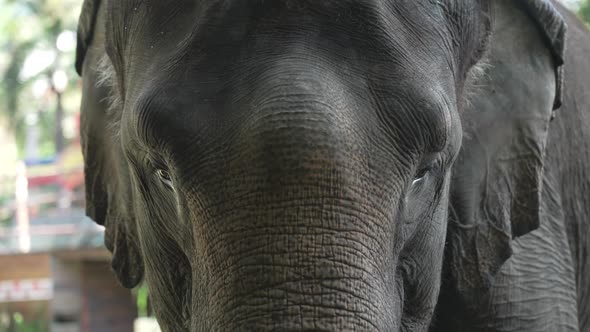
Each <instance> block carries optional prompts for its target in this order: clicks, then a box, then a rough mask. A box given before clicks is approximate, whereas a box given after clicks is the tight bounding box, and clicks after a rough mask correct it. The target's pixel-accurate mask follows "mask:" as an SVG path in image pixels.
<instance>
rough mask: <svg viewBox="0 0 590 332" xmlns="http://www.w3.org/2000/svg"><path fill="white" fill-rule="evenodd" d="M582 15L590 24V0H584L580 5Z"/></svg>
mask: <svg viewBox="0 0 590 332" xmlns="http://www.w3.org/2000/svg"><path fill="white" fill-rule="evenodd" d="M578 13H579V14H580V17H582V19H583V20H584V21H586V23H587V24H588V25H589V26H590V0H584V1H582V5H581V6H580V10H579V12H578Z"/></svg>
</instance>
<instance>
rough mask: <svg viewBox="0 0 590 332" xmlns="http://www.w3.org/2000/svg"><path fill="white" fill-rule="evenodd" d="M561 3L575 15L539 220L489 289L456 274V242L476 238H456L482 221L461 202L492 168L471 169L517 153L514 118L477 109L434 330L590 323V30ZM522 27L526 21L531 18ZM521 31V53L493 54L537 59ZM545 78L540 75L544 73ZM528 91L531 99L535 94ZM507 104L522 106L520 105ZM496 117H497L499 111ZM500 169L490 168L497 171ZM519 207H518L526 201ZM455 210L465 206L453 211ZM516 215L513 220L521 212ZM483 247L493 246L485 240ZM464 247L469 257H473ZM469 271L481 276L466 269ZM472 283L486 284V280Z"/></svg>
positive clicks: (507, 18)
mask: <svg viewBox="0 0 590 332" xmlns="http://www.w3.org/2000/svg"><path fill="white" fill-rule="evenodd" d="M556 6H557V7H558V8H559V10H560V12H561V13H562V14H563V16H564V19H565V20H566V22H567V24H568V34H567V35H568V38H567V44H568V49H567V52H566V54H565V59H564V60H565V66H564V67H565V70H564V78H565V82H564V95H563V106H562V107H561V108H560V109H559V110H558V111H557V114H556V118H555V119H554V120H553V121H552V122H551V123H550V126H549V130H548V137H547V148H546V151H545V156H539V157H541V158H543V166H544V169H543V172H542V188H541V196H540V201H539V212H540V213H539V224H540V226H539V229H537V230H535V231H532V232H530V233H529V234H526V235H524V236H522V237H520V238H517V239H515V240H514V241H512V244H511V250H512V256H511V257H510V259H508V260H507V261H506V263H505V264H503V266H502V267H501V269H500V271H499V272H498V274H497V276H496V277H495V280H494V284H493V286H492V288H491V290H490V292H489V293H488V292H484V291H481V290H479V291H478V290H477V289H469V286H468V285H467V282H466V281H463V282H461V281H457V279H461V277H459V278H457V277H456V276H457V275H460V274H461V273H456V272H454V271H458V270H461V269H460V268H458V266H463V265H462V264H461V260H460V259H457V258H456V257H457V255H456V250H457V249H456V247H458V246H459V244H458V243H461V245H463V246H469V245H474V244H473V243H469V242H468V241H464V240H463V241H457V238H458V237H460V236H463V237H464V238H469V235H467V234H466V233H469V232H471V231H472V229H475V230H476V232H477V229H478V228H481V226H473V225H470V226H468V227H466V226H467V225H469V224H473V223H471V222H470V221H469V220H468V219H467V218H466V216H465V215H464V214H463V213H464V206H462V204H465V202H464V201H463V200H462V198H461V193H462V192H463V191H466V190H468V188H469V187H470V186H474V183H478V185H480V186H481V185H482V184H483V183H484V178H485V177H484V176H482V174H481V173H480V172H478V171H476V172H475V176H472V174H471V172H473V171H472V170H470V168H471V169H473V168H476V169H479V168H487V167H485V165H482V164H481V163H482V160H481V159H478V158H479V155H483V154H486V155H488V156H490V157H491V158H498V157H496V156H500V157H502V156H503V157H504V158H508V157H509V156H510V153H511V149H512V147H510V146H509V144H510V141H509V139H506V138H505V137H506V136H508V134H507V133H506V132H505V130H506V128H507V126H506V125H504V124H500V123H494V124H492V123H491V122H487V120H484V121H483V122H482V121H481V118H478V119H471V120H470V121H473V123H475V124H474V127H475V128H476V129H475V130H473V131H472V134H470V133H467V134H464V136H465V137H466V138H465V139H464V140H463V148H462V151H461V154H460V157H459V158H458V160H457V162H456V163H455V166H454V169H453V173H454V175H453V177H454V180H453V185H452V190H451V192H452V196H453V198H452V199H451V201H452V204H451V208H450V211H451V213H450V223H449V233H448V234H449V238H448V240H447V241H448V243H449V245H448V246H447V248H446V250H447V252H446V256H447V257H446V259H445V274H444V276H443V280H444V281H443V291H442V294H441V297H440V302H439V304H438V310H437V314H436V317H435V318H434V320H433V326H435V327H436V328H433V329H432V330H433V331H457V332H461V331H465V332H470V331H547V332H550V331H590V167H588V162H589V161H590V130H588V128H590V93H589V92H588V86H590V57H589V56H588V54H590V53H589V52H590V33H589V32H588V30H587V28H586V27H585V26H584V24H583V23H582V22H580V21H579V20H578V19H577V18H576V17H575V16H574V15H573V14H572V13H570V12H569V11H567V10H566V9H565V8H564V7H563V6H561V5H558V4H556ZM501 16H502V17H503V18H498V21H499V22H498V25H502V24H505V25H506V26H514V25H515V22H518V21H519V18H518V17H516V16H514V15H510V14H509V13H503V14H502V15H501ZM497 17H498V16H497ZM521 28H522V29H523V30H527V28H525V27H524V26H523V27H521ZM505 31H506V32H508V31H510V29H506V30H505ZM513 40H514V45H513V46H514V49H515V50H516V53H514V52H513V51H511V50H510V48H503V47H502V48H500V47H492V50H491V52H492V54H497V56H496V55H492V58H500V57H502V54H506V58H507V59H508V58H509V59H512V61H519V62H520V61H529V59H526V58H525V59H523V57H522V55H520V56H519V54H522V53H521V48H526V49H529V50H533V49H535V46H534V45H531V43H533V41H532V40H530V39H529V40H524V39H521V38H518V37H513ZM495 67H497V66H495ZM525 70H526V69H525ZM522 74H523V76H522V77H524V79H525V80H530V79H531V76H528V74H526V73H522ZM489 79H491V80H492V81H494V80H503V83H501V85H504V84H505V85H507V86H508V88H507V89H506V91H509V90H512V91H514V94H513V95H511V94H507V95H506V98H519V96H517V94H518V95H521V96H522V98H531V96H530V94H528V93H527V92H526V91H522V90H521V89H519V88H518V87H515V86H513V85H512V82H510V81H511V80H512V79H513V77H511V78H510V79H509V80H505V77H502V75H499V76H497V75H495V72H490V75H489ZM537 79H538V80H540V79H541V78H540V76H537ZM502 99H503V98H502V97H499V98H498V100H497V102H496V105H502V106H505V105H509V103H508V101H507V100H502ZM512 100H514V99H512ZM529 100H530V99H529ZM529 100H527V101H525V103H527V104H528V103H529V102H530V101H529ZM528 105H530V104H528ZM472 107H476V108H481V109H492V107H491V106H486V105H485V99H484V101H483V102H482V101H481V100H478V101H475V102H474V104H473V106H472ZM507 110H508V111H509V112H511V113H514V112H519V111H518V110H517V109H514V108H513V107H509V108H508V109H507ZM502 111H503V110H502ZM522 112H523V114H522V116H527V115H526V114H524V113H526V112H528V110H525V109H523V110H522ZM466 114H471V113H466ZM519 116H520V115H519ZM490 121H494V122H495V121H496V119H494V120H491V119H490ZM467 136H469V138H467ZM503 136H504V137H503ZM498 143H501V144H506V145H505V146H506V149H505V150H504V151H502V148H501V146H500V145H498ZM516 144H519V143H516ZM527 144H528V143H527ZM494 149H499V150H494ZM494 155H496V156H494ZM518 157H519V158H522V157H523V156H518ZM523 167H526V166H524V165H523ZM517 170H518V168H516V169H515V168H514V165H510V168H509V169H507V171H508V172H514V171H517ZM494 171H495V170H494V169H493V168H490V172H494ZM492 174H493V173H492ZM489 188H490V189H494V185H489ZM482 192H483V191H477V192H475V193H473V196H474V199H478V200H479V199H482V196H483V194H482ZM488 196H489V199H490V200H491V203H490V204H497V202H495V201H494V199H495V197H494V196H495V195H494V194H493V193H491V192H490V193H488ZM482 201H483V200H482ZM516 209H517V210H516V211H518V209H522V206H517V207H516ZM453 210H456V211H457V213H456V214H454V213H453V212H452V211H453ZM516 211H513V213H515V212H516ZM476 213H479V212H476ZM512 223H513V224H512V226H513V227H514V219H513V221H512ZM486 241H487V239H486ZM494 241H495V240H494ZM495 243H497V242H495ZM477 247H478V248H480V249H481V252H483V253H485V250H486V246H485V245H479V246H477ZM463 250H467V248H463ZM465 256H467V258H469V259H473V257H474V256H472V255H469V254H466V255H465ZM483 258H484V259H485V258H487V256H485V255H484V256H483ZM465 265H467V264H465ZM463 273H464V274H467V273H469V272H463ZM464 278H465V279H469V280H471V281H474V280H476V278H472V276H467V275H466V276H464ZM457 284H459V287H457ZM473 284H475V285H477V282H473ZM457 288H460V289H461V290H462V291H463V294H464V295H465V294H471V295H469V296H461V294H460V293H461V291H457Z"/></svg>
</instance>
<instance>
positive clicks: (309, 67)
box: [76, 0, 590, 332]
mask: <svg viewBox="0 0 590 332" xmlns="http://www.w3.org/2000/svg"><path fill="white" fill-rule="evenodd" d="M566 45H568V47H566ZM589 54H590V34H589V33H588V31H587V29H586V28H585V27H584V25H583V24H582V23H581V22H580V21H579V20H578V19H576V18H575V17H574V16H573V14H571V13H570V12H568V11H567V10H565V9H564V8H563V7H562V6H561V5H559V4H557V3H555V2H552V1H543V0H322V1H315V0H314V1H312V0H299V1H295V0H274V1H271V0H243V1H239V0H223V1H222V0H207V1H205V0H202V1H197V0H174V1H172V0H158V1H156V0H118V1H115V0H85V1H84V4H83V7H82V13H81V16H80V22H79V27H78V48H77V59H76V68H77V70H78V72H79V73H80V74H81V76H82V82H83V84H82V86H83V96H82V106H81V136H82V148H83V154H84V161H85V176H86V201H87V202H86V204H87V214H88V215H89V216H90V217H91V218H93V219H94V220H95V221H96V222H97V223H99V224H101V225H104V226H105V245H106V247H107V248H108V249H109V250H110V251H111V252H112V254H113V257H112V269H113V271H114V273H116V275H117V277H118V279H119V281H120V282H121V284H122V285H123V286H125V287H127V288H133V287H135V286H137V285H139V284H140V283H141V282H145V283H146V284H147V285H148V287H149V290H150V299H151V304H152V305H153V310H154V312H155V314H156V316H157V318H158V321H159V323H160V325H161V327H162V330H163V331H172V332H176V331H353V330H355V331H531V332H532V331H535V332H537V331H552V332H553V331H589V330H590V281H589V279H590V277H589V276H590V257H589V256H590V255H589V254H588V251H589V242H590V235H589V233H590V230H589V228H590V227H589V223H590V219H589V216H590V168H589V167H587V164H588V161H590V131H589V130H588V128H590V109H589V106H590V94H589V93H588V92H587V90H585V89H587V87H588V83H589V78H590V60H589V58H590V57H589ZM552 119H553V121H552Z"/></svg>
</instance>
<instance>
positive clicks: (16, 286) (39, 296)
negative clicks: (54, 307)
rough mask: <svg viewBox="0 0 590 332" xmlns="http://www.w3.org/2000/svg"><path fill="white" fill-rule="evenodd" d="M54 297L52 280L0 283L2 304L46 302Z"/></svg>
mask: <svg viewBox="0 0 590 332" xmlns="http://www.w3.org/2000/svg"><path fill="white" fill-rule="evenodd" d="M52 297H53V282H52V281H51V279H47V278H45V279H23V280H2V281H0V303H3V302H4V303H5V302H23V301H46V300H50V299H51V298H52Z"/></svg>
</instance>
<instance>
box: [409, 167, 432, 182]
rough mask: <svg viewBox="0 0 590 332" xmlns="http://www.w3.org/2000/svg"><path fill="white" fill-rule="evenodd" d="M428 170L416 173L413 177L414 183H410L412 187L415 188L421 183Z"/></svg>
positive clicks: (426, 168)
mask: <svg viewBox="0 0 590 332" xmlns="http://www.w3.org/2000/svg"><path fill="white" fill-rule="evenodd" d="M429 170H430V168H428V167H425V168H422V169H420V170H419V171H418V173H416V175H415V176H414V181H412V186H415V185H417V184H419V183H421V182H422V181H423V180H424V178H425V177H426V175H427V174H428V171H429Z"/></svg>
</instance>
